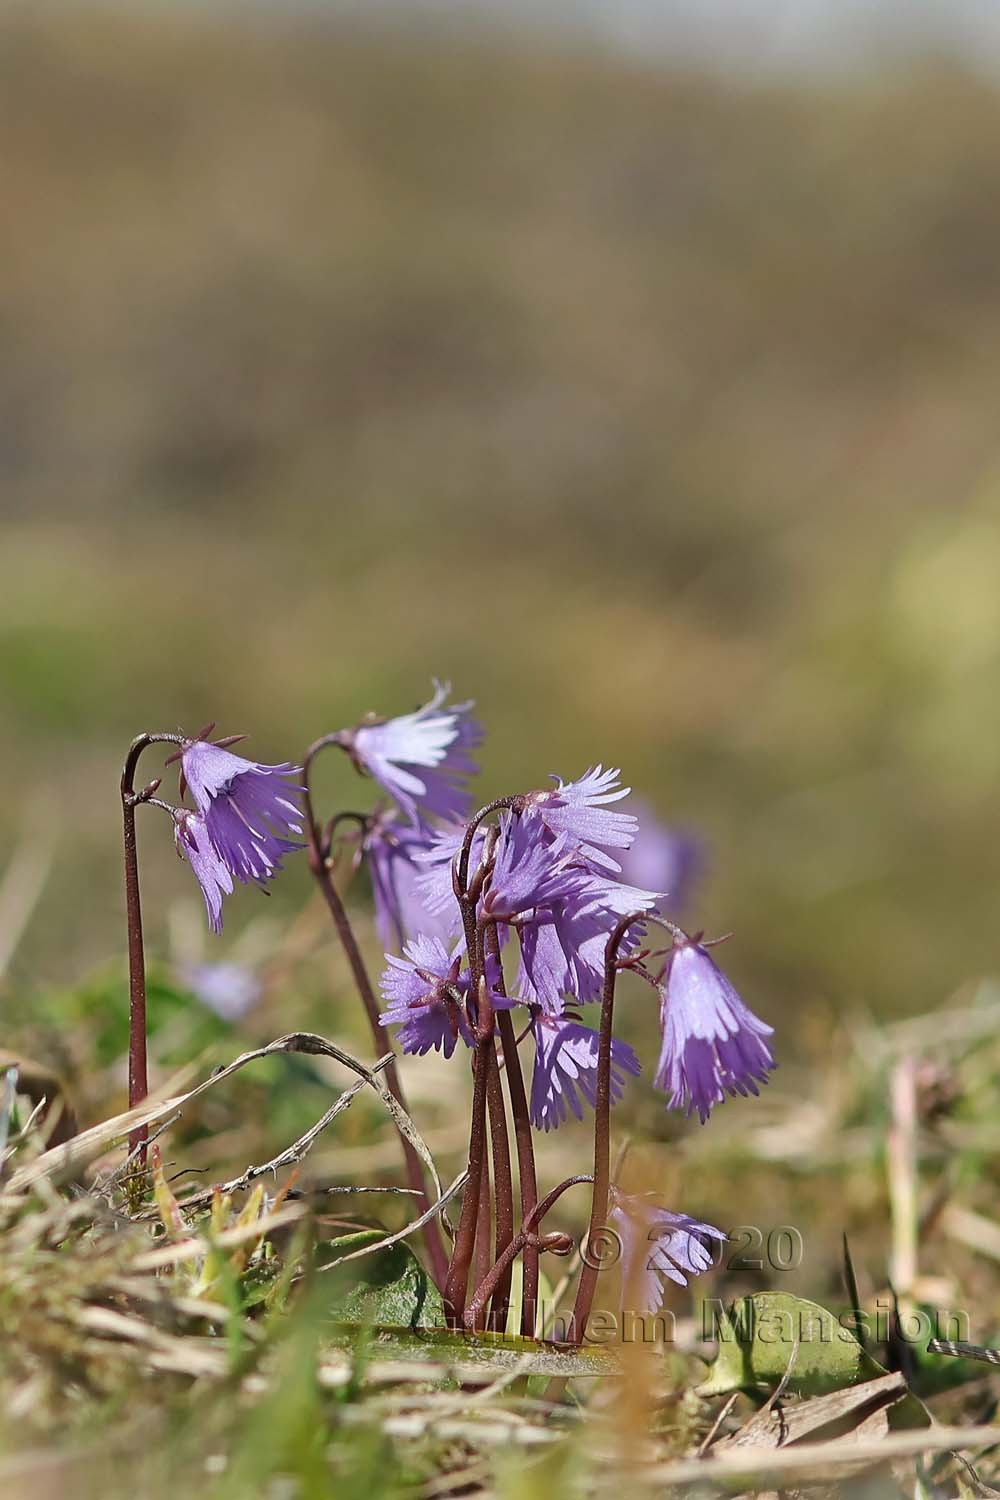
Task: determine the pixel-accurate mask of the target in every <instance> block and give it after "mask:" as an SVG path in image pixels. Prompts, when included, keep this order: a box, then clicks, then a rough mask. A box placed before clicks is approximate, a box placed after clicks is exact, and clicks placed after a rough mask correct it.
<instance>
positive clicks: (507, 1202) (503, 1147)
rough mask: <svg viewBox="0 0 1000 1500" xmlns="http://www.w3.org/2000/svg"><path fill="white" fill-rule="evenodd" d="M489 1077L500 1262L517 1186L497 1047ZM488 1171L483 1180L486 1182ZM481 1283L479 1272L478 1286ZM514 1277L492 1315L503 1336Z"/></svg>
mask: <svg viewBox="0 0 1000 1500" xmlns="http://www.w3.org/2000/svg"><path fill="white" fill-rule="evenodd" d="M486 1057H487V1066H488V1067H489V1075H488V1077H487V1079H486V1100H487V1104H488V1105H489V1112H490V1137H491V1140H492V1145H493V1177H494V1183H495V1189H496V1244H495V1249H494V1255H495V1256H496V1257H497V1258H499V1257H500V1256H501V1255H502V1254H503V1252H504V1251H505V1250H506V1248H507V1246H508V1245H509V1244H510V1242H511V1240H512V1239H513V1238H514V1182H513V1178H512V1176H511V1169H510V1141H509V1139H508V1136H507V1113H506V1111H505V1109H504V1103H503V1088H502V1086H501V1083H500V1069H499V1067H498V1066H497V1054H496V1047H495V1046H491V1047H490V1050H489V1052H488V1053H487V1054H486ZM485 1177H486V1173H485V1171H484V1173H483V1178H484V1180H485ZM480 1280H481V1277H480V1275H479V1272H478V1269H477V1273H476V1281H477V1283H478V1282H479V1281H480ZM510 1281H511V1278H510V1273H508V1274H507V1276H506V1278H501V1280H500V1281H499V1282H498V1284H497V1287H496V1291H495V1294H494V1297H493V1307H492V1309H491V1312H490V1327H491V1328H494V1329H496V1330H497V1332H499V1333H503V1331H504V1329H505V1328H506V1327H507V1313H508V1310H509V1308H510Z"/></svg>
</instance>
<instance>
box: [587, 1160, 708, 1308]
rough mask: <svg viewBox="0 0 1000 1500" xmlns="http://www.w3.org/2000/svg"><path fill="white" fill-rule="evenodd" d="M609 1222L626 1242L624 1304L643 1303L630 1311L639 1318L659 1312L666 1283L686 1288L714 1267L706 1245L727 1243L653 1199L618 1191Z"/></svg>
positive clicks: (623, 1253) (697, 1222)
mask: <svg viewBox="0 0 1000 1500" xmlns="http://www.w3.org/2000/svg"><path fill="white" fill-rule="evenodd" d="M608 1222H609V1225H610V1227H611V1228H612V1229H614V1230H616V1231H617V1233H618V1235H619V1236H620V1237H621V1242H622V1259H621V1272H622V1298H623V1300H624V1301H632V1300H635V1301H637V1302H638V1303H639V1306H638V1307H636V1308H632V1309H630V1311H635V1312H640V1311H641V1312H643V1313H655V1312H658V1311H659V1309H660V1305H661V1303H662V1302H663V1292H664V1286H663V1282H664V1279H667V1280H669V1281H673V1282H676V1284H677V1285H678V1286H687V1284H688V1281H689V1280H690V1279H691V1277H692V1276H698V1275H700V1274H701V1272H702V1271H707V1270H708V1269H709V1267H710V1266H711V1265H712V1263H713V1260H714V1256H713V1252H712V1250H711V1249H710V1248H709V1246H708V1245H706V1243H705V1241H706V1240H725V1239H727V1238H728V1236H727V1235H725V1234H724V1233H723V1232H722V1230H721V1229H716V1228H715V1227H714V1226H713V1225H711V1224H702V1223H701V1222H700V1221H699V1220H698V1219H692V1218H690V1217H689V1216H688V1215H687V1214H675V1213H671V1212H670V1210H669V1209H667V1208H661V1207H660V1206H659V1205H658V1204H657V1203H656V1202H655V1201H654V1198H653V1195H652V1194H651V1193H641V1194H640V1193H633V1194H628V1193H622V1192H619V1190H618V1189H617V1188H616V1187H612V1189H611V1211H610V1213H609V1214H608Z"/></svg>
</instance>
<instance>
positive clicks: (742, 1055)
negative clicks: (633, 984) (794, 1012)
mask: <svg viewBox="0 0 1000 1500" xmlns="http://www.w3.org/2000/svg"><path fill="white" fill-rule="evenodd" d="M660 1025H661V1030H662V1036H663V1043H662V1047H661V1050H660V1062H659V1066H658V1068H657V1072H656V1080H655V1082H656V1085H657V1087H658V1088H661V1089H663V1090H664V1091H665V1092H666V1093H668V1094H669V1095H670V1098H669V1101H668V1102H669V1104H670V1107H671V1108H672V1109H683V1110H685V1111H686V1112H687V1114H691V1113H692V1112H693V1111H694V1110H697V1111H698V1116H699V1118H700V1120H701V1122H702V1124H704V1123H705V1121H706V1120H707V1119H708V1116H709V1114H710V1112H711V1110H712V1106H713V1105H715V1104H721V1103H722V1101H723V1099H724V1098H725V1096H726V1094H727V1093H728V1094H756V1093H757V1092H758V1089H757V1083H758V1082H760V1083H766V1082H767V1074H768V1071H769V1070H770V1069H771V1068H773V1067H774V1058H773V1056H772V1055H771V1049H770V1047H769V1046H768V1044H767V1041H766V1038H767V1037H769V1036H771V1035H773V1030H774V1028H773V1027H771V1026H767V1025H765V1023H764V1022H763V1021H762V1020H760V1018H759V1017H758V1016H755V1015H754V1014H753V1012H752V1011H751V1010H749V1009H748V1008H747V1006H746V1005H744V1003H743V1001H742V1000H741V999H740V997H739V995H738V994H737V993H736V991H735V989H734V988H733V986H732V985H731V984H730V982H729V980H728V979H727V978H726V976H725V974H723V972H722V970H721V969H720V968H718V966H717V965H716V964H715V963H714V962H713V960H712V958H711V955H710V954H709V952H708V950H707V949H706V948H703V947H702V946H701V944H700V943H697V942H692V941H690V940H689V941H687V942H684V943H678V944H676V945H675V946H674V947H673V948H671V950H670V954H669V956H668V959H667V965H666V971H665V978H664V981H663V983H662V985H661V989H660Z"/></svg>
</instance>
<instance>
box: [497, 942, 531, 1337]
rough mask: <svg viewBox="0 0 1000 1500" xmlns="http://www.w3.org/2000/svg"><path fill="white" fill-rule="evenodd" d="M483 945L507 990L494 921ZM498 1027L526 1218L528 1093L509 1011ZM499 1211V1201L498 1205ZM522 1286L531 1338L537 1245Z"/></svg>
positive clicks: (525, 1328)
mask: <svg viewBox="0 0 1000 1500" xmlns="http://www.w3.org/2000/svg"><path fill="white" fill-rule="evenodd" d="M486 948H487V952H488V953H489V954H490V955H491V956H492V958H493V960H494V962H495V964H496V970H497V975H496V984H497V989H498V990H499V992H500V994H502V995H505V994H506V993H507V990H506V986H505V984H504V977H503V964H502V960H501V957H500V938H499V936H498V934H497V929H496V925H495V923H491V924H490V926H489V927H488V928H487V929H486ZM496 1014H497V1029H498V1031H499V1032H500V1042H501V1045H502V1046H503V1059H504V1072H505V1073H506V1075H507V1093H508V1094H509V1096H510V1112H511V1118H512V1119H513V1121H514V1142H515V1145H516V1147H517V1175H518V1182H519V1186H520V1193H521V1217H522V1219H527V1218H529V1217H530V1216H531V1214H532V1212H533V1211H534V1208H535V1204H536V1203H537V1202H538V1178H537V1176H536V1173H535V1145H534V1141H533V1140H532V1136H531V1115H530V1114H529V1112H528V1096H527V1094H526V1093H525V1090H524V1075H523V1074H522V1072H521V1059H520V1057H519V1056H518V1052H517V1038H516V1037H515V1035H514V1023H513V1021H512V1020H511V1016H510V1012H509V1011H507V1010H498V1011H497V1013H496ZM497 1211H498V1213H499V1205H498V1210H497ZM498 1254H499V1248H498ZM523 1262H524V1270H523V1277H524V1280H523V1286H522V1291H521V1333H522V1335H523V1337H524V1338H529V1339H530V1338H534V1336H535V1323H536V1320H537V1316H538V1249H537V1247H536V1246H533V1245H527V1246H526V1247H525V1251H524V1257H523Z"/></svg>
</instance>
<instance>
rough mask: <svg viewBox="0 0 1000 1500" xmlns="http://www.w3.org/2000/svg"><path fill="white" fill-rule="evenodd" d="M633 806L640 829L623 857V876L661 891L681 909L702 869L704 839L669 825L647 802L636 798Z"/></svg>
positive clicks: (672, 903)
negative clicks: (657, 815)
mask: <svg viewBox="0 0 1000 1500" xmlns="http://www.w3.org/2000/svg"><path fill="white" fill-rule="evenodd" d="M632 806H633V807H634V808H635V811H636V814H637V815H638V819H639V831H638V833H637V834H636V836H635V838H634V839H633V841H632V845H631V847H630V848H629V849H628V851H627V852H626V854H625V855H624V856H623V858H622V878H623V879H624V880H628V881H630V882H631V884H632V885H641V886H645V887H646V888H647V889H649V890H653V891H662V892H663V894H664V895H665V896H667V897H669V900H670V909H671V911H674V912H680V911H682V910H683V909H684V908H685V907H686V906H687V904H688V902H689V900H690V896H691V888H692V886H693V885H694V883H695V881H696V880H697V878H698V875H699V873H700V871H701V866H702V861H703V849H702V844H701V841H700V840H699V839H698V838H696V837H695V835H694V834H693V833H688V832H686V831H684V830H682V829H677V828H668V827H666V826H665V825H664V824H663V823H661V822H660V821H659V820H658V819H657V817H656V816H655V814H654V813H653V812H652V810H651V809H650V808H648V807H646V805H645V804H643V803H640V802H633V803H632Z"/></svg>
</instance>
